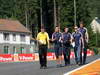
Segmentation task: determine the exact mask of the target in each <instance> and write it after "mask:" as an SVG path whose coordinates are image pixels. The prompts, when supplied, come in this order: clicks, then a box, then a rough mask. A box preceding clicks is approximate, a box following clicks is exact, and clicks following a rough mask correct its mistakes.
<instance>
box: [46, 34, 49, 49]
mask: <svg viewBox="0 0 100 75" xmlns="http://www.w3.org/2000/svg"><path fill="white" fill-rule="evenodd" d="M46 35H47V43H48V48H49V47H50V43H49V40H50V39H49V35H48V33H46Z"/></svg>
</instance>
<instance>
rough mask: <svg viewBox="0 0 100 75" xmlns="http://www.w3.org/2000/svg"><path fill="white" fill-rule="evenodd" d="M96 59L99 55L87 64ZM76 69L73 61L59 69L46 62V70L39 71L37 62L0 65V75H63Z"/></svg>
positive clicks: (53, 62) (90, 58)
mask: <svg viewBox="0 0 100 75" xmlns="http://www.w3.org/2000/svg"><path fill="white" fill-rule="evenodd" d="M98 58H100V55H98V56H91V57H88V58H87V63H89V62H91V61H93V60H96V59H98ZM63 64H64V62H63ZM78 67H80V66H78V65H76V64H75V61H74V60H73V59H72V60H71V65H70V66H67V67H61V68H56V62H55V61H48V68H47V69H40V68H39V62H16V63H0V75H63V74H64V73H67V72H69V71H71V70H73V69H76V68H78Z"/></svg>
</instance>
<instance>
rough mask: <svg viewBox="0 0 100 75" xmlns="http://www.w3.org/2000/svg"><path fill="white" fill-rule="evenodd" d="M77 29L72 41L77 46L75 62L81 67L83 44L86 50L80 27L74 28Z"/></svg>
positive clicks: (75, 47) (75, 48)
mask: <svg viewBox="0 0 100 75" xmlns="http://www.w3.org/2000/svg"><path fill="white" fill-rule="evenodd" d="M74 28H75V32H73V33H72V40H73V41H74V42H75V46H74V53H75V61H76V64H78V65H81V64H82V63H81V60H80V59H81V54H82V53H81V52H82V51H81V45H82V44H83V46H82V47H83V48H84V42H83V35H82V34H81V33H80V32H79V29H78V27H76V26H75V27H74Z"/></svg>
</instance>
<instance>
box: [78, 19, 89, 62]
mask: <svg viewBox="0 0 100 75" xmlns="http://www.w3.org/2000/svg"><path fill="white" fill-rule="evenodd" d="M79 31H80V32H81V34H82V35H83V42H84V48H83V47H81V49H82V52H83V56H82V55H81V62H82V64H85V63H86V56H87V48H88V40H89V37H88V31H87V28H85V27H84V24H83V21H81V22H80V28H79ZM82 46H83V45H82Z"/></svg>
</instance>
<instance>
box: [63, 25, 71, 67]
mask: <svg viewBox="0 0 100 75" xmlns="http://www.w3.org/2000/svg"><path fill="white" fill-rule="evenodd" d="M62 41H63V55H64V61H65V66H67V65H69V64H70V48H71V33H70V32H69V28H67V27H65V28H64V32H63V35H62Z"/></svg>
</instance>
